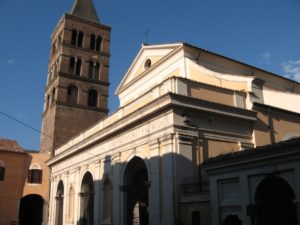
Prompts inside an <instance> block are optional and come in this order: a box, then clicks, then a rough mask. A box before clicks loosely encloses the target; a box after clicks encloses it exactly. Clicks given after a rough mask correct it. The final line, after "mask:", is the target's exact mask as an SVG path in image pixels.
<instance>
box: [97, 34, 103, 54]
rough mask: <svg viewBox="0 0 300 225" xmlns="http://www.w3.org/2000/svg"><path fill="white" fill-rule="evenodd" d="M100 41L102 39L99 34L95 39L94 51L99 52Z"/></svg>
mask: <svg viewBox="0 0 300 225" xmlns="http://www.w3.org/2000/svg"><path fill="white" fill-rule="evenodd" d="M101 42H102V39H101V37H100V36H98V37H97V40H96V51H97V52H100V47H101Z"/></svg>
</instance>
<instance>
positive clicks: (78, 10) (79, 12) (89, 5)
mask: <svg viewBox="0 0 300 225" xmlns="http://www.w3.org/2000/svg"><path fill="white" fill-rule="evenodd" d="M70 14H71V15H73V16H78V17H80V18H83V19H87V20H90V21H93V22H96V23H100V20H99V17H98V15H97V12H96V9H95V6H94V3H93V1H92V0H75V2H74V4H73V7H72V9H71V11H70Z"/></svg>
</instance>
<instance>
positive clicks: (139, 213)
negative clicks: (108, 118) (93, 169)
mask: <svg viewBox="0 0 300 225" xmlns="http://www.w3.org/2000/svg"><path fill="white" fill-rule="evenodd" d="M175 161H176V164H177V165H178V168H177V169H175V170H174V165H175ZM199 170H200V169H199V166H197V165H194V164H193V163H192V162H191V160H189V159H187V158H185V157H182V156H178V155H175V154H166V155H164V157H153V158H151V159H142V158H140V157H139V156H135V157H133V158H131V159H130V160H129V161H128V162H126V163H119V164H114V165H112V160H111V156H107V157H105V160H104V172H103V176H102V177H103V178H102V180H93V176H92V174H91V173H90V172H89V171H87V172H86V173H85V174H84V176H83V178H82V180H81V189H80V193H79V211H78V214H79V219H78V220H77V222H76V224H77V225H94V224H98V223H99V224H107V225H108V224H116V223H118V222H116V220H121V221H125V223H124V224H128V225H132V224H139V225H149V224H153V223H152V222H151V221H157V222H158V223H159V221H160V220H165V221H167V220H168V221H172V222H171V223H170V224H175V223H174V221H177V220H179V206H178V205H179V204H178V203H175V204H174V199H178V197H179V195H181V194H183V193H182V192H181V190H186V186H187V185H188V182H186V181H187V180H188V181H190V180H193V184H192V185H198V186H199V188H196V189H195V190H197V191H199V190H201V188H200V180H201V179H200V177H199V174H200V172H199ZM175 173H177V176H178V177H177V180H175V178H174V174H175ZM194 173H196V177H197V179H186V178H187V177H191V175H192V174H194ZM195 181H197V182H198V183H197V184H195ZM61 182H63V181H62V180H61V181H60V182H59V185H58V186H57V187H56V193H57V194H56V197H55V201H56V203H55V205H56V206H55V208H56V212H55V215H54V218H55V225H61V224H62V221H63V219H62V215H66V216H67V218H66V219H67V220H69V219H70V220H72V218H74V217H75V215H74V212H73V209H74V202H75V201H74V199H71V198H75V196H77V195H76V194H75V195H72V194H71V195H70V193H68V192H69V190H70V187H64V188H62V187H61ZM173 182H175V184H176V187H177V188H176V189H175V190H174V185H173V184H174V183H173ZM183 182H185V183H184V185H185V188H184V189H183V188H182V184H183ZM159 183H160V184H159ZM62 189H63V190H64V193H63V194H62V193H61V190H62ZM99 192H100V194H99ZM160 193H162V194H163V196H159V195H160ZM154 194H155V195H154ZM156 194H157V195H156ZM174 195H177V197H176V198H173V197H174ZM61 197H67V199H66V202H67V204H68V205H67V207H66V208H63V204H61V203H62V202H63V201H64V200H62V199H61ZM150 197H151V198H152V199H150ZM118 198H122V199H121V200H120V201H118V202H122V205H116V206H114V207H118V208H119V209H120V212H119V214H118V215H115V214H116V213H114V215H113V213H112V212H113V205H112V203H113V199H118ZM59 199H60V200H59ZM151 204H155V206H153V205H152V206H151ZM69 205H72V207H69ZM100 205H102V207H100ZM174 206H175V207H174ZM159 207H161V208H160V209H159ZM71 208H73V209H72V210H70V209H71ZM99 208H100V209H101V211H100V214H101V215H99ZM67 209H68V212H64V210H67ZM151 210H155V211H156V212H151ZM160 210H165V212H164V214H167V216H166V218H161V215H159V214H160ZM121 215H122V218H120V216H121ZM170 215H172V218H170V217H171V216H170ZM173 215H177V216H173ZM113 216H114V217H113ZM116 216H118V218H116ZM174 217H177V219H176V218H174ZM198 220H200V218H198ZM155 224H156V223H155ZM176 224H179V222H177V223H176ZM193 224H200V221H199V222H198V223H193Z"/></svg>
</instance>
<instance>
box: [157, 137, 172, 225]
mask: <svg viewBox="0 0 300 225" xmlns="http://www.w3.org/2000/svg"><path fill="white" fill-rule="evenodd" d="M160 141H161V150H162V155H161V168H160V184H161V188H160V200H161V205H160V214H161V225H172V224H174V203H175V202H174V185H175V184H174V174H173V172H174V168H173V164H174V144H173V134H169V135H166V136H164V137H162V138H160Z"/></svg>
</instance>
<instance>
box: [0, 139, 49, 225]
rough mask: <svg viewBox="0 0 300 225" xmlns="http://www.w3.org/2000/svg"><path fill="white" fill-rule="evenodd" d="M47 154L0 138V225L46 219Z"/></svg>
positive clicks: (31, 224)
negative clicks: (25, 148)
mask: <svg viewBox="0 0 300 225" xmlns="http://www.w3.org/2000/svg"><path fill="white" fill-rule="evenodd" d="M49 158H50V157H49V155H48V154H42V153H39V152H37V151H28V150H24V149H23V148H22V147H21V146H20V145H18V143H17V142H16V141H13V140H8V139H3V138H0V225H16V224H22V225H41V224H42V223H43V222H44V224H45V221H47V218H48V199H49V195H48V193H49V189H48V178H49V173H48V171H49V170H48V166H47V165H46V164H45V161H46V160H48V159H49Z"/></svg>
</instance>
